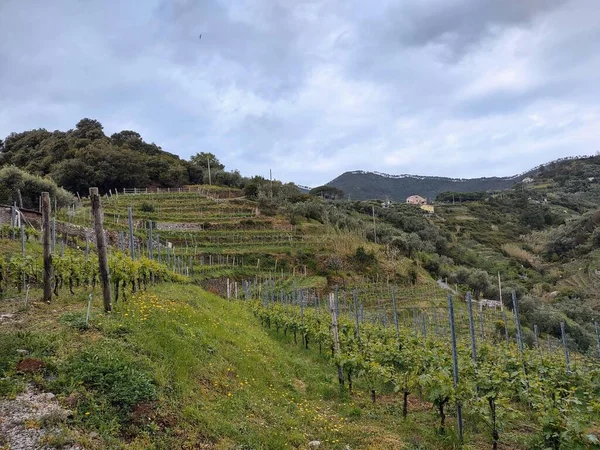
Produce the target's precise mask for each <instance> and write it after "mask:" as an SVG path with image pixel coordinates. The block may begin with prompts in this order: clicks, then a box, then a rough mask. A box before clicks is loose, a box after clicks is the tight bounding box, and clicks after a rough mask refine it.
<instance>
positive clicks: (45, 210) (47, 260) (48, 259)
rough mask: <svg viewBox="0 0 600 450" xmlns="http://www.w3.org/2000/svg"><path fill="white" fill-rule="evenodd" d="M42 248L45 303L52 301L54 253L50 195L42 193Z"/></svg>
mask: <svg viewBox="0 0 600 450" xmlns="http://www.w3.org/2000/svg"><path fill="white" fill-rule="evenodd" d="M42 247H43V252H44V301H45V302H50V300H52V286H51V280H52V252H51V249H50V193H48V192H42Z"/></svg>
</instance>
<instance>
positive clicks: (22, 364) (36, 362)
mask: <svg viewBox="0 0 600 450" xmlns="http://www.w3.org/2000/svg"><path fill="white" fill-rule="evenodd" d="M44 367H46V363H44V361H42V360H40V359H36V358H25V359H22V360H21V361H19V363H18V364H17V367H16V368H17V372H21V373H33V372H39V371H41V370H42V369H43V368H44Z"/></svg>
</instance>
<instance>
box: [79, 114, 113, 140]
mask: <svg viewBox="0 0 600 450" xmlns="http://www.w3.org/2000/svg"><path fill="white" fill-rule="evenodd" d="M103 129H104V127H103V126H102V124H101V123H100V122H98V121H97V120H95V119H88V118H84V119H81V120H80V121H79V122H77V125H75V131H74V132H73V134H74V135H75V136H76V137H78V138H82V139H90V140H92V141H93V140H96V139H101V138H104V137H106V136H105V135H104V131H102V130H103Z"/></svg>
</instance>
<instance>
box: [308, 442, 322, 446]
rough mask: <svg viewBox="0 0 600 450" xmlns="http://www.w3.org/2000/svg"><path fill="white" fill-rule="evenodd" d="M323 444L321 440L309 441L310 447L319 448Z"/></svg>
mask: <svg viewBox="0 0 600 450" xmlns="http://www.w3.org/2000/svg"><path fill="white" fill-rule="evenodd" d="M320 446H321V441H310V442H309V443H308V448H319V447H320Z"/></svg>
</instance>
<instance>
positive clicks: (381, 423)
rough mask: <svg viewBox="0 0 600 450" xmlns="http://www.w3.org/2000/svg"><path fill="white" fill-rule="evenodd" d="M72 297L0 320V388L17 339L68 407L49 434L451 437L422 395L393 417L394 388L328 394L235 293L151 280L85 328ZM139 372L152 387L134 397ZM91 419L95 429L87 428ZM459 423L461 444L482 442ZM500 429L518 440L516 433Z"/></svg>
mask: <svg viewBox="0 0 600 450" xmlns="http://www.w3.org/2000/svg"><path fill="white" fill-rule="evenodd" d="M84 298H85V293H80V294H78V295H77V296H76V297H75V298H63V299H61V300H58V301H57V302H56V303H54V304H52V305H45V304H39V303H36V304H34V305H33V306H32V308H31V309H30V310H29V311H27V312H23V311H21V312H20V313H19V314H18V318H19V320H20V322H19V323H13V324H8V325H7V324H3V325H0V350H2V351H1V352H0V372H1V371H3V370H4V371H5V374H4V376H7V377H8V378H6V379H5V380H3V381H2V383H0V386H1V387H2V392H3V393H4V394H5V395H6V394H9V395H10V394H11V393H14V392H15V391H16V390H18V389H19V388H20V387H22V386H23V383H24V382H25V378H24V376H23V375H19V374H16V373H15V371H14V369H13V368H14V366H15V364H16V363H17V362H18V359H19V355H18V353H17V352H16V350H17V349H26V350H28V351H30V355H29V356H30V357H36V358H40V359H42V360H43V361H44V362H46V364H47V365H46V369H45V373H44V374H43V375H45V376H42V375H40V374H37V375H34V376H29V377H30V378H32V379H33V380H34V381H35V382H36V383H37V384H38V385H39V386H40V387H41V388H42V389H45V390H52V391H53V392H55V393H57V394H59V398H61V399H63V400H65V399H67V400H69V401H70V402H71V403H70V404H71V407H73V408H74V410H75V415H74V418H73V420H72V423H70V424H68V428H69V430H70V431H69V433H68V434H67V435H65V436H70V437H69V438H65V436H63V437H61V438H59V437H50V438H49V439H50V441H51V442H69V441H77V442H81V443H83V444H84V445H86V446H87V447H88V448H124V447H129V448H131V449H146V448H218V449H284V448H305V447H306V444H307V442H309V441H311V440H313V439H319V440H321V441H323V445H322V446H321V448H325V449H344V448H345V446H346V445H349V446H350V448H352V449H356V448H372V449H393V448H414V449H416V448H452V438H451V437H448V438H442V437H440V436H439V435H437V434H436V433H435V432H434V431H433V430H435V427H436V419H435V417H434V415H433V413H432V412H431V411H429V409H428V405H426V404H423V403H421V402H418V401H416V402H415V403H414V404H411V412H410V415H409V419H408V420H407V421H403V420H402V419H401V414H400V410H401V405H400V404H399V403H400V402H399V399H398V396H394V397H391V396H390V397H387V396H383V397H382V398H381V399H380V401H379V403H378V404H376V405H372V404H371V403H370V400H369V399H368V398H367V397H366V396H365V395H363V394H362V392H367V391H366V390H361V389H360V385H359V386H358V389H356V391H357V393H356V394H355V395H354V396H353V397H352V398H350V397H347V396H346V394H343V393H342V394H340V392H339V391H338V388H337V385H336V380H335V371H334V370H333V367H332V366H331V365H330V363H329V362H327V361H326V360H325V358H323V357H321V356H319V354H318V351H316V350H311V351H306V350H303V349H301V348H300V346H294V345H293V343H292V342H291V339H289V338H286V337H284V336H283V335H281V334H280V335H277V334H276V333H275V332H274V331H268V330H265V329H263V328H262V327H261V326H260V325H259V324H258V321H257V320H256V319H255V318H254V317H253V316H252V315H251V314H250V312H249V311H248V309H247V308H246V307H245V305H244V304H242V303H228V302H227V301H225V300H223V299H221V298H219V297H216V296H213V295H211V294H208V293H206V292H205V291H203V290H201V289H200V288H197V287H194V286H189V285H188V286H185V285H162V286H158V287H155V288H153V289H152V290H150V291H148V292H146V293H142V294H139V295H138V296H134V297H133V298H130V299H129V300H128V301H127V302H126V303H120V304H119V305H118V306H117V309H116V311H115V313H114V314H112V315H110V316H105V315H103V314H100V313H99V311H96V312H95V314H94V315H93V316H92V321H91V324H92V326H91V328H90V329H87V330H83V331H80V330H79V329H78V325H80V324H81V318H82V317H83V310H84V308H85V300H84ZM114 373H117V374H118V376H115V377H113V378H111V377H112V376H113V375H111V374H114ZM148 380H154V383H155V384H156V389H155V393H153V392H150V394H149V395H146V397H147V398H145V397H144V395H145V393H146V394H147V393H148V392H147V388H148ZM150 387H151V386H150ZM128 402H129V404H131V405H134V404H136V405H137V408H136V407H135V406H134V407H133V408H132V409H133V410H134V413H133V414H130V412H129V411H130V409H129V408H123V407H122V406H123V405H124V404H128ZM94 430H95V431H97V432H99V433H100V436H101V438H96V439H90V438H89V435H88V434H87V433H89V432H90V431H94ZM467 431H468V436H469V437H468V440H469V445H468V446H467V448H481V447H483V446H487V445H488V444H487V443H485V439H486V438H485V437H482V436H481V435H475V434H474V433H473V430H467ZM480 432H481V430H480ZM503 437H504V438H506V439H507V440H508V441H509V442H507V444H508V445H509V446H510V448H520V444H518V440H519V434H518V433H515V432H511V431H507V433H506V434H504V436H503ZM52 439H54V441H53V440H52Z"/></svg>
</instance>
